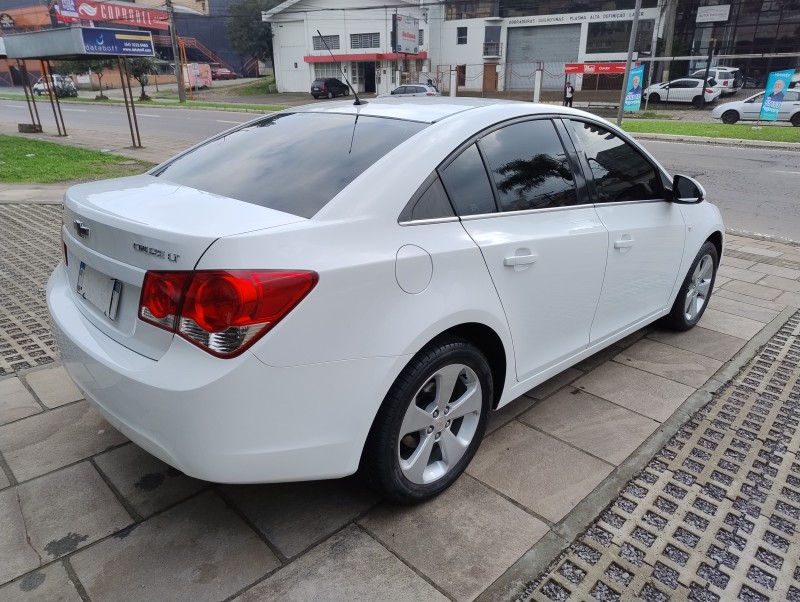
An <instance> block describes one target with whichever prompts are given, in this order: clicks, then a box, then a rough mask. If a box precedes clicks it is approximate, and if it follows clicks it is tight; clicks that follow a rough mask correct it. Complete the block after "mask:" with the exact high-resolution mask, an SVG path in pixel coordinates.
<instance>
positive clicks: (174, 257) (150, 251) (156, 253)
mask: <svg viewBox="0 0 800 602" xmlns="http://www.w3.org/2000/svg"><path fill="white" fill-rule="evenodd" d="M133 250H134V251H139V252H140V253H146V254H147V255H151V256H153V257H160V258H161V259H166V260H168V261H178V257H180V255H178V254H177V253H167V252H166V251H162V250H161V249H154V248H153V247H148V246H147V245H140V244H139V243H138V242H135V243H133Z"/></svg>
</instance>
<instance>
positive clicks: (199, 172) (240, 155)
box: [155, 113, 426, 217]
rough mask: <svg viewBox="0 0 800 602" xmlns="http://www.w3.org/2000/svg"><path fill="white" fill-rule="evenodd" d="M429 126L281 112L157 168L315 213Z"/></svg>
mask: <svg viewBox="0 0 800 602" xmlns="http://www.w3.org/2000/svg"><path fill="white" fill-rule="evenodd" d="M425 127H426V124H424V123H418V122H415V121H403V120H400V119H382V118H376V117H368V116H364V115H362V116H361V117H359V118H358V119H357V120H356V119H355V118H354V117H353V116H352V115H336V114H322V113H278V114H276V115H272V116H270V117H265V118H263V119H259V120H258V121H253V122H250V123H248V124H246V125H244V126H242V127H240V128H237V129H235V130H233V131H230V132H228V133H226V134H225V135H224V136H219V137H217V138H213V139H211V140H209V141H208V142H205V143H204V144H202V145H200V146H199V147H197V148H196V149H194V150H193V151H191V152H189V153H187V154H185V155H183V156H181V157H178V158H177V159H175V160H173V161H171V162H170V163H167V164H166V165H165V166H164V167H162V168H161V169H160V170H159V171H158V172H156V173H155V175H156V176H158V177H160V178H164V179H165V180H168V181H170V182H175V183H176V184H181V185H184V186H189V187H192V188H197V189H199V190H204V191H206V192H211V193H213V194H218V195H221V196H226V197H231V198H234V199H238V200H240V201H245V202H247V203H253V204H254V205H261V206H262V207H269V208H270V209H277V210H278V211H285V212H286V213H291V214H293V215H298V216H300V217H312V216H313V215H314V214H315V213H317V211H319V210H320V209H322V207H324V206H325V205H326V204H327V203H328V201H330V200H331V199H332V198H333V197H335V196H336V195H337V194H339V192H341V191H342V189H343V188H344V187H345V186H347V185H348V184H350V182H352V181H353V180H355V179H356V178H357V177H358V176H360V175H361V174H362V173H363V172H364V170H366V169H367V168H368V167H370V166H371V165H372V164H373V163H375V161H377V160H378V159H380V158H381V157H383V156H384V155H385V154H386V153H388V152H390V151H392V150H394V149H395V148H396V147H397V146H398V145H399V144H401V143H403V142H405V141H406V140H407V139H408V138H410V137H411V136H413V135H414V134H416V133H417V132H420V131H422V130H423V129H425ZM331 149H339V151H338V152H331Z"/></svg>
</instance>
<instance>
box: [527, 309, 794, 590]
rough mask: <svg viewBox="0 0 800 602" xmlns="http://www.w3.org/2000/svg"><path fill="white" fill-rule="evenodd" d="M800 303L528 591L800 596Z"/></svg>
mask: <svg viewBox="0 0 800 602" xmlns="http://www.w3.org/2000/svg"><path fill="white" fill-rule="evenodd" d="M799 379H800V312H797V313H795V314H794V315H793V316H792V317H791V318H790V319H789V320H788V321H787V322H786V324H785V325H784V326H783V328H781V329H780V330H779V331H778V333H777V334H776V335H775V336H773V337H772V338H771V339H770V340H769V342H768V343H767V344H766V345H765V346H764V347H763V348H762V349H761V351H760V352H759V353H758V354H757V355H756V357H755V358H753V360H751V361H750V362H749V363H748V365H747V366H746V367H745V368H744V369H743V370H742V371H741V372H740V374H739V375H738V376H737V377H736V378H735V379H734V380H733V381H731V382H730V383H729V385H728V386H727V387H725V388H724V389H722V390H721V391H719V392H718V393H717V394H716V395H715V397H714V399H713V400H712V401H711V402H709V403H708V404H706V406H704V407H703V408H702V409H701V410H700V411H699V412H697V413H696V414H695V415H694V416H693V417H692V419H691V420H689V421H688V422H687V423H686V424H685V425H684V426H683V428H682V429H680V431H679V432H678V433H677V434H676V435H675V436H674V437H672V439H670V440H669V442H668V443H667V445H665V446H664V447H663V448H662V449H661V450H660V451H659V452H658V454H657V455H656V457H655V458H654V459H653V460H652V461H651V462H650V463H649V464H648V466H647V467H646V468H645V469H644V470H643V471H642V472H640V473H639V474H638V475H637V476H636V477H635V478H634V479H633V480H631V481H630V482H629V483H628V485H627V486H626V487H625V488H624V489H623V491H622V493H621V494H620V496H619V497H618V498H617V499H616V500H615V501H614V502H613V503H612V504H611V506H610V507H609V508H608V509H606V511H605V512H604V513H601V515H600V518H599V519H598V520H597V521H596V522H595V523H593V524H592V526H591V527H590V528H589V529H588V530H587V532H586V533H585V534H584V535H583V537H581V538H580V539H579V540H578V541H577V542H575V543H574V544H573V545H572V546H571V547H570V549H569V550H568V551H567V552H566V553H565V554H564V555H563V556H562V557H561V558H560V559H559V560H558V561H557V562H556V563H554V565H552V568H551V570H550V571H549V572H548V573H546V574H545V575H542V576H540V577H539V578H537V579H536V580H534V581H533V582H531V583H530V584H529V587H528V588H527V590H526V594H525V596H524V599H525V600H526V601H528V600H537V601H542V602H544V601H558V600H579V599H580V600H584V599H585V600H601V601H605V600H622V599H631V598H633V597H638V598H640V599H643V600H647V601H662V600H663V601H667V600H702V601H705V600H709V601H717V600H732V599H739V600H753V601H760V600H764V601H766V600H790V601H794V600H798V601H800V539H798V537H796V533H797V531H798V528H800V525H798V523H800V459H798V456H797V452H798V445H799V444H800V441H799V439H800V438H798V437H797V436H796V434H797V429H798V425H800V380H799Z"/></svg>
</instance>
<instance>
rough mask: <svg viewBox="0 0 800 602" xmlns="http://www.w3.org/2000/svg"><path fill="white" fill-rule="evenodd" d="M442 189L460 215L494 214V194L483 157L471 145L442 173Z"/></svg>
mask: <svg viewBox="0 0 800 602" xmlns="http://www.w3.org/2000/svg"><path fill="white" fill-rule="evenodd" d="M441 175H442V180H444V185H445V188H447V193H448V195H449V196H450V200H451V201H452V202H453V207H455V210H456V212H457V213H458V214H459V215H477V214H480V213H494V212H495V211H496V207H495V204H494V195H493V194H492V186H491V184H489V178H488V177H487V176H486V169H485V168H484V166H483V160H482V159H481V155H480V153H479V152H478V147H477V146H475V145H474V144H473V145H472V146H470V147H469V148H468V149H467V150H465V151H464V152H463V153H461V154H460V155H459V156H458V157H457V158H456V160H455V161H453V162H452V163H451V164H450V165H448V166H447V168H445V170H444V172H442V174H441Z"/></svg>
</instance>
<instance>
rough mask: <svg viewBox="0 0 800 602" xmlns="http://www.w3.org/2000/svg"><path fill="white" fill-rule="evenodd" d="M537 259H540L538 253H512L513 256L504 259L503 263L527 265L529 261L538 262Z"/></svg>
mask: <svg viewBox="0 0 800 602" xmlns="http://www.w3.org/2000/svg"><path fill="white" fill-rule="evenodd" d="M537 259H539V256H538V255H536V253H531V254H530V255H512V256H511V257H506V258H505V259H503V265H511V266H514V265H525V264H528V263H536V260H537Z"/></svg>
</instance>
